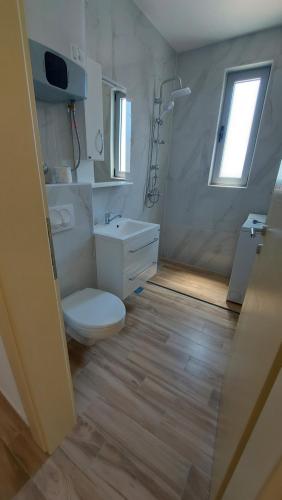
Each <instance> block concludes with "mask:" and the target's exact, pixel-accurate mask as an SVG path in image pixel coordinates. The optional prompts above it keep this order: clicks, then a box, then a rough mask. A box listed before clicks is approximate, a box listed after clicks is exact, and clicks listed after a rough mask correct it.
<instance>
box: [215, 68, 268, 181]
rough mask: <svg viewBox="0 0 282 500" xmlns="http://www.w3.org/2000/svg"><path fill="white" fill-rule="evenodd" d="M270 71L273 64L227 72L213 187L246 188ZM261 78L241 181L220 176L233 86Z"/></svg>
mask: <svg viewBox="0 0 282 500" xmlns="http://www.w3.org/2000/svg"><path fill="white" fill-rule="evenodd" d="M271 68H272V64H271V62H268V63H264V64H261V65H257V66H253V67H248V68H246V67H245V68H237V69H232V70H228V71H227V72H226V75H225V79H224V86H223V96H222V103H221V107H220V112H219V119H218V125H217V131H216V137H215V143H214V152H213V159H212V166H211V173H210V180H209V185H210V186H219V187H237V188H238V187H239V188H246V187H247V185H248V180H249V176H250V172H251V168H252V163H253V158H254V154H255V149H256V143H257V139H258V135H259V128H260V124H261V118H262V115H263V109H264V104H265V100H266V96H267V89H268V85H269V81H270V75H271ZM258 77H259V78H260V79H261V84H260V88H259V92H258V97H257V102H256V107H255V112H254V117H253V123H252V127H251V132H250V137H249V142H248V148H247V152H246V157H245V162H244V167H243V171H242V175H241V177H240V178H236V177H220V175H219V174H220V169H221V163H222V158H223V152H224V145H225V140H226V132H227V130H228V122H229V118H230V111H231V105H232V97H233V91H234V85H235V83H237V82H243V81H247V80H253V79H256V78H258ZM222 132H223V134H224V135H223V137H222Z"/></svg>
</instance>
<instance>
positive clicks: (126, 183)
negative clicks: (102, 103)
mask: <svg viewBox="0 0 282 500" xmlns="http://www.w3.org/2000/svg"><path fill="white" fill-rule="evenodd" d="M132 185H133V182H129V181H109V182H94V183H93V184H92V188H93V189H100V188H112V187H121V186H132Z"/></svg>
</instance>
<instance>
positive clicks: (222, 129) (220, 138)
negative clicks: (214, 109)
mask: <svg viewBox="0 0 282 500" xmlns="http://www.w3.org/2000/svg"><path fill="white" fill-rule="evenodd" d="M224 132H225V126H224V125H221V127H220V129H219V132H218V142H221V141H222V140H223V137H224Z"/></svg>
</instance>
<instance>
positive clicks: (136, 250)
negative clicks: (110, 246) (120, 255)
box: [129, 238, 159, 253]
mask: <svg viewBox="0 0 282 500" xmlns="http://www.w3.org/2000/svg"><path fill="white" fill-rule="evenodd" d="M157 241H159V238H154V239H153V241H150V242H149V243H146V245H143V246H142V247H139V248H136V249H135V250H129V253H136V252H139V250H142V249H143V248H146V247H148V246H149V245H153V243H156V242H157Z"/></svg>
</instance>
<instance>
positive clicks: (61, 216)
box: [49, 205, 75, 234]
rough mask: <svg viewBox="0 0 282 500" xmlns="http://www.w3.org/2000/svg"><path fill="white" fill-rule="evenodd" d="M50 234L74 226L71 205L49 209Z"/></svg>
mask: <svg viewBox="0 0 282 500" xmlns="http://www.w3.org/2000/svg"><path fill="white" fill-rule="evenodd" d="M49 215H50V223H51V230H52V233H53V234H55V233H59V232H61V231H66V230H68V229H72V228H73V227H74V226H75V216H74V208H73V205H57V206H55V207H49Z"/></svg>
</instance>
